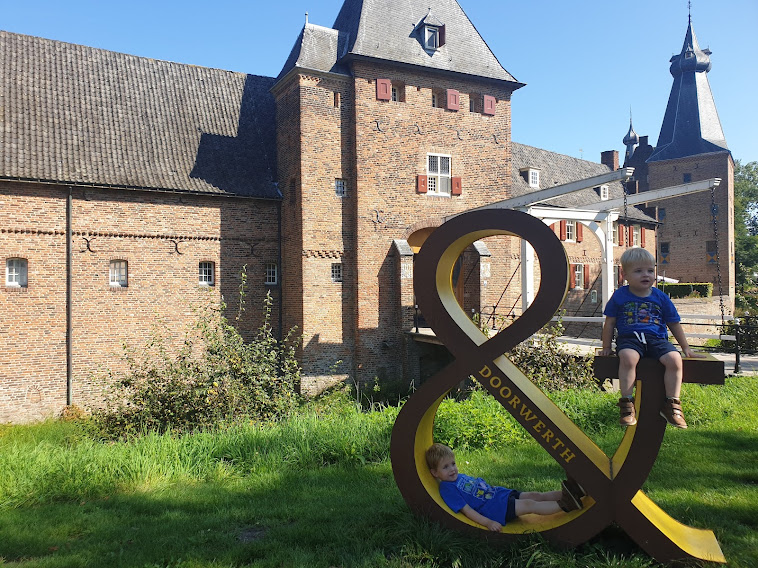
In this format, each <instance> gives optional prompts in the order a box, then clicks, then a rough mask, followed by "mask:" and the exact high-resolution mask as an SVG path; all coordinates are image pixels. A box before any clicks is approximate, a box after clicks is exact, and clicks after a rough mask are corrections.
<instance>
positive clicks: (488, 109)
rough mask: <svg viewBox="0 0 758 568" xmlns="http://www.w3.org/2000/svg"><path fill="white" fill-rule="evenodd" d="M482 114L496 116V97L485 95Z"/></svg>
mask: <svg viewBox="0 0 758 568" xmlns="http://www.w3.org/2000/svg"><path fill="white" fill-rule="evenodd" d="M482 113H484V114H490V115H494V114H495V97H493V96H492V95H484V109H483V110H482Z"/></svg>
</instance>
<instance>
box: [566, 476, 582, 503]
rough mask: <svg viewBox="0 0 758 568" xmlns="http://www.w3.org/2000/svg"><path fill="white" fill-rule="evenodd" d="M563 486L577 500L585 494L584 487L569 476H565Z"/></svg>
mask: <svg viewBox="0 0 758 568" xmlns="http://www.w3.org/2000/svg"><path fill="white" fill-rule="evenodd" d="M563 487H565V488H566V489H567V490H568V492H569V493H571V494H572V495H573V496H574V497H576V498H577V500H579V499H581V498H582V497H584V496H585V495H587V492H586V491H585V490H584V487H582V486H581V485H579V483H578V482H577V481H576V479H572V478H571V477H569V478H567V479H566V481H564V482H563Z"/></svg>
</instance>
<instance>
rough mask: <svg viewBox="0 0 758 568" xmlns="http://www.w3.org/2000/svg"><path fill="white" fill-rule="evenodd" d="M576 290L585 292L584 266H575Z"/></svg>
mask: <svg viewBox="0 0 758 568" xmlns="http://www.w3.org/2000/svg"><path fill="white" fill-rule="evenodd" d="M574 290H584V264H575V265H574Z"/></svg>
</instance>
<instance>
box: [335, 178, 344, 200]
mask: <svg viewBox="0 0 758 568" xmlns="http://www.w3.org/2000/svg"><path fill="white" fill-rule="evenodd" d="M334 193H335V195H336V196H337V197H345V196H346V195H347V180H345V179H342V178H335V179H334Z"/></svg>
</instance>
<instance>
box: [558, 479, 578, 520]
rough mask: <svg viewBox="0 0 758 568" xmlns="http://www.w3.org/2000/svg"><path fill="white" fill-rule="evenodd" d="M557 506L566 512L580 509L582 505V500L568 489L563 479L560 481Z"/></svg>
mask: <svg viewBox="0 0 758 568" xmlns="http://www.w3.org/2000/svg"><path fill="white" fill-rule="evenodd" d="M558 506H559V507H560V508H561V510H563V511H564V512H566V513H569V512H571V511H576V510H577V509H581V508H582V506H583V505H582V502H581V501H580V500H579V499H577V498H576V497H575V496H574V495H572V494H571V491H569V490H568V488H567V487H566V482H565V481H561V498H560V499H559V500H558Z"/></svg>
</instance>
